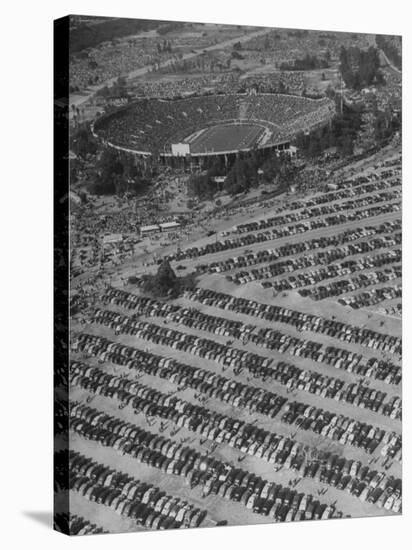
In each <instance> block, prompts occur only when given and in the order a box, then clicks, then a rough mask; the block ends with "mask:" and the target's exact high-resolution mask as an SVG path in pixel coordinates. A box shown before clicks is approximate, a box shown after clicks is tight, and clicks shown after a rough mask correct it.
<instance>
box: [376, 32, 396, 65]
mask: <svg viewBox="0 0 412 550" xmlns="http://www.w3.org/2000/svg"><path fill="white" fill-rule="evenodd" d="M376 45H377V46H378V48H380V49H381V50H382V51H383V52H384V53H385V55H386V56H387V57H388V59H389V60H390V61H391V62H392V63H393V64H394V65H395V67H397V68H398V69H399V70H400V71H401V70H402V54H401V50H400V49H399V48H397V47H396V45H395V44H394V43H393V42H391V41H390V40H389V39H387V38H385V36H383V35H382V34H377V35H376Z"/></svg>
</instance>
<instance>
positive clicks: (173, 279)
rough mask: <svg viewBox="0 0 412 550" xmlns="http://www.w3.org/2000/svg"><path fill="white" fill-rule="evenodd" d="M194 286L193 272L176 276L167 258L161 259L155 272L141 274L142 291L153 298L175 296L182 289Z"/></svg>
mask: <svg viewBox="0 0 412 550" xmlns="http://www.w3.org/2000/svg"><path fill="white" fill-rule="evenodd" d="M195 286H196V278H195V276H194V274H189V275H187V276H185V277H177V276H176V273H175V272H174V271H173V269H172V267H171V265H170V262H169V260H168V259H167V258H165V259H163V260H162V263H161V264H160V265H159V267H158V270H157V273H155V274H154V275H143V277H142V284H141V288H142V289H143V291H144V292H145V293H146V294H150V295H152V296H153V297H155V298H176V297H177V296H178V295H179V294H180V292H181V291H182V290H183V289H187V288H190V289H193V288H195Z"/></svg>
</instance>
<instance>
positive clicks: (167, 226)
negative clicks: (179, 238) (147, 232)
mask: <svg viewBox="0 0 412 550" xmlns="http://www.w3.org/2000/svg"><path fill="white" fill-rule="evenodd" d="M179 228H180V223H179V222H167V223H161V224H160V230H161V231H174V230H176V229H179Z"/></svg>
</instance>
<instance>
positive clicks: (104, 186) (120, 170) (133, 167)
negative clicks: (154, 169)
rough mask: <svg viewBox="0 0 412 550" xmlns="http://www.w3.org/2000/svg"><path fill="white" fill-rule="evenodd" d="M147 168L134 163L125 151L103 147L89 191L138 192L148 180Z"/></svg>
mask: <svg viewBox="0 0 412 550" xmlns="http://www.w3.org/2000/svg"><path fill="white" fill-rule="evenodd" d="M149 170H150V168H149V167H147V168H145V167H144V166H143V165H140V164H139V165H138V164H136V162H135V159H134V158H133V157H132V156H131V155H128V154H127V153H120V152H118V151H114V150H112V149H104V150H103V152H102V154H101V156H100V158H99V160H98V162H97V166H96V174H95V177H94V181H93V183H92V184H91V186H90V192H91V193H93V194H95V195H113V194H122V193H125V192H131V193H140V192H142V191H143V190H144V189H145V188H146V187H147V185H148V184H149V182H150V176H151V174H150V173H149Z"/></svg>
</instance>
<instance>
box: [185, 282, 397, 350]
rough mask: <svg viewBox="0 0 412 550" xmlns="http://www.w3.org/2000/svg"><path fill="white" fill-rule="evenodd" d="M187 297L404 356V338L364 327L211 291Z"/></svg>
mask: <svg viewBox="0 0 412 550" xmlns="http://www.w3.org/2000/svg"><path fill="white" fill-rule="evenodd" d="M184 297H185V298H186V299H188V300H192V301H194V302H198V303H201V304H203V305H206V306H212V307H215V308H219V309H223V310H228V311H232V312H234V313H237V314H244V315H248V316H252V317H256V318H258V319H263V320H265V321H269V322H273V323H282V324H287V325H290V326H293V327H294V328H296V329H297V330H299V331H310V332H317V333H320V334H324V335H326V336H329V337H331V338H336V339H338V340H341V341H344V342H350V343H353V344H359V345H361V346H365V347H368V348H372V349H376V350H380V351H383V352H388V353H391V354H399V355H400V354H401V353H402V340H401V338H398V337H397V336H392V335H390V334H384V333H382V332H376V331H375V330H372V329H369V328H367V327H365V326H356V325H352V324H349V323H343V322H341V321H337V320H336V319H327V318H326V317H320V316H319V315H314V314H312V313H304V312H301V311H297V310H293V309H290V308H285V307H283V306H278V305H271V304H264V303H262V302H256V301H254V300H250V299H248V298H241V297H237V296H232V295H231V294H225V293H223V292H217V291H215V290H212V289H205V288H197V289H195V290H188V291H186V292H185V294H184Z"/></svg>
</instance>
